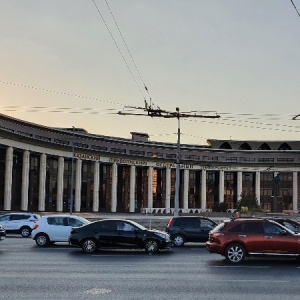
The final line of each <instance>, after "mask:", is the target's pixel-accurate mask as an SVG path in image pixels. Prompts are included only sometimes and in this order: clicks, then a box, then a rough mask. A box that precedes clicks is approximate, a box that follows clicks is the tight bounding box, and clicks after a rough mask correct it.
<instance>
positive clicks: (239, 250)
mask: <svg viewBox="0 0 300 300" xmlns="http://www.w3.org/2000/svg"><path fill="white" fill-rule="evenodd" d="M245 256H246V251H245V248H244V247H243V246H241V245H240V244H231V245H229V246H228V247H227V248H226V251H225V258H226V260H228V261H229V262H231V263H235V264H237V263H240V262H242V261H243V260H244V259H245Z"/></svg>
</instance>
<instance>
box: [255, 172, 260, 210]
mask: <svg viewBox="0 0 300 300" xmlns="http://www.w3.org/2000/svg"><path fill="white" fill-rule="evenodd" d="M255 195H256V198H257V202H258V205H260V171H256V172H255Z"/></svg>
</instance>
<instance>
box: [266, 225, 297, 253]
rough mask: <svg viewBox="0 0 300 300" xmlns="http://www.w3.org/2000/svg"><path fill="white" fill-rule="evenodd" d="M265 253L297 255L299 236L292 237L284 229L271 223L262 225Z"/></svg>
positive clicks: (292, 235)
mask: <svg viewBox="0 0 300 300" xmlns="http://www.w3.org/2000/svg"><path fill="white" fill-rule="evenodd" d="M263 228H264V246H265V253H270V254H272V253H274V254H299V253H300V242H299V236H297V235H294V234H292V233H290V232H288V231H287V230H285V228H283V227H281V226H279V225H277V224H274V223H271V222H265V223H263Z"/></svg>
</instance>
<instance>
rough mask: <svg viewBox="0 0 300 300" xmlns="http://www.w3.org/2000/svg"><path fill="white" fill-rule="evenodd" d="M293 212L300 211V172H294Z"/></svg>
mask: <svg viewBox="0 0 300 300" xmlns="http://www.w3.org/2000/svg"><path fill="white" fill-rule="evenodd" d="M293 210H298V172H293Z"/></svg>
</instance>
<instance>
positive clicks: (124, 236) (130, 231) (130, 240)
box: [116, 221, 141, 248]
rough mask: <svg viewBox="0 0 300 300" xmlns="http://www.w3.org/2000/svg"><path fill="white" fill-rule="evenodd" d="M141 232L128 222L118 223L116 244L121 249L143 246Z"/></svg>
mask: <svg viewBox="0 0 300 300" xmlns="http://www.w3.org/2000/svg"><path fill="white" fill-rule="evenodd" d="M138 233H139V230H138V228H136V227H135V226H134V225H132V224H130V223H129V222H126V221H117V236H116V243H117V245H118V246H120V247H124V248H131V247H136V246H138V245H140V244H141V238H139V234H138Z"/></svg>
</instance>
